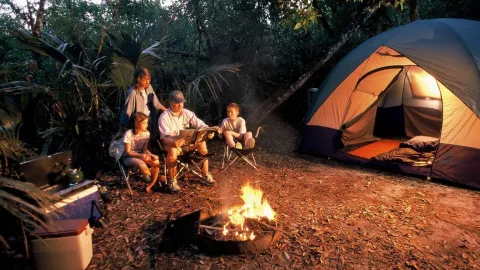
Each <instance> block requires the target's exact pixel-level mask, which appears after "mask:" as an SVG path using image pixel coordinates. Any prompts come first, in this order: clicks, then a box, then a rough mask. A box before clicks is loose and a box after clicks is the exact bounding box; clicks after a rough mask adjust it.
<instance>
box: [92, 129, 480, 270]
mask: <svg viewBox="0 0 480 270" xmlns="http://www.w3.org/2000/svg"><path fill="white" fill-rule="evenodd" d="M298 140H299V137H298V132H297V131H296V130H295V129H294V128H292V127H291V126H288V125H286V124H283V123H281V122H273V124H272V125H270V126H267V127H266V128H265V132H263V133H261V135H260V138H259V140H258V146H259V150H258V152H257V153H256V160H257V162H258V164H259V165H260V168H259V170H254V169H253V168H251V167H249V166H248V165H247V164H246V163H245V162H238V163H237V164H236V165H235V166H233V167H231V168H229V169H228V170H226V171H220V170H219V169H220V166H221V153H222V144H221V142H220V141H211V142H210V149H211V151H212V152H215V153H217V154H216V155H215V156H214V157H213V158H212V159H211V160H212V162H211V163H212V172H213V175H214V177H215V179H216V181H217V185H215V186H213V187H206V186H203V185H201V184H200V183H198V181H195V180H192V181H186V182H184V181H181V182H180V183H179V184H180V186H181V187H182V193H180V194H168V193H166V192H164V191H162V190H161V189H158V188H157V189H154V191H153V192H152V193H149V194H147V193H145V192H144V191H143V190H144V188H145V186H146V184H145V183H143V182H141V181H138V180H135V179H132V181H131V182H132V186H133V197H132V196H130V195H129V193H128V189H127V188H126V186H125V185H124V184H123V182H122V180H121V179H120V178H119V174H118V171H113V172H112V173H110V174H105V175H102V179H101V181H102V182H103V183H104V184H105V186H107V187H108V189H109V191H110V192H111V194H112V195H113V201H112V202H110V203H104V204H102V208H103V209H104V213H105V216H106V218H107V219H108V226H107V227H105V228H96V229H95V232H94V234H93V259H92V261H91V263H90V265H89V266H88V268H87V269H122V270H126V269H479V268H480V193H479V191H476V190H472V189H468V188H465V187H457V186H454V185H449V184H448V183H439V182H432V181H426V179H421V178H414V177H408V176H404V175H400V174H393V173H388V172H383V171H377V170H373V169H367V168H362V167H358V166H353V165H348V164H345V163H342V162H337V161H333V160H328V159H326V158H321V157H314V156H310V155H303V154H298V153H296V152H295V147H296V145H298ZM245 183H251V184H252V185H254V186H256V187H259V188H260V189H261V190H262V191H263V192H264V197H265V198H266V199H267V200H268V202H269V203H270V205H271V206H272V207H273V209H274V210H275V211H276V213H277V217H278V222H279V224H280V225H281V228H282V231H284V233H283V235H282V237H281V238H280V240H279V241H278V242H277V243H275V244H274V245H272V246H271V247H270V248H269V249H266V250H263V251H261V252H256V253H248V254H238V255H222V256H212V255H208V254H207V253H206V252H204V251H202V250H201V249H199V247H198V246H196V245H195V244H189V245H186V246H184V247H182V248H180V249H177V250H176V251H174V252H163V251H162V250H161V249H160V248H159V247H160V245H161V243H162V232H163V230H164V229H165V226H166V225H167V221H168V220H171V219H175V218H176V217H178V216H180V215H183V214H187V213H190V212H193V211H195V210H198V209H204V210H212V209H218V208H224V207H229V206H231V205H234V204H238V203H240V202H241V199H240V197H239V195H240V189H241V186H242V185H244V184H245Z"/></svg>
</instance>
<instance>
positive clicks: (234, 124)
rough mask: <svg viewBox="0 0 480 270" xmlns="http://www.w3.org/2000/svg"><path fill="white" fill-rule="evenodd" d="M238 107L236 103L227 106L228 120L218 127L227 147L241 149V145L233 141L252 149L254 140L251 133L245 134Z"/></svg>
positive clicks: (244, 125)
mask: <svg viewBox="0 0 480 270" xmlns="http://www.w3.org/2000/svg"><path fill="white" fill-rule="evenodd" d="M239 115H240V106H238V104H237V103H230V104H229V105H228V106H227V116H228V118H225V119H223V121H222V126H221V127H220V130H221V133H222V134H223V136H224V138H225V141H226V142H227V145H228V147H230V148H234V147H235V148H239V149H242V144H241V143H239V142H237V143H235V139H237V140H239V141H240V142H243V145H244V146H245V148H253V147H254V146H255V139H254V138H253V137H252V132H250V131H249V132H247V127H246V122H245V119H243V118H242V117H240V116H239Z"/></svg>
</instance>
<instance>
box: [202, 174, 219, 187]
mask: <svg viewBox="0 0 480 270" xmlns="http://www.w3.org/2000/svg"><path fill="white" fill-rule="evenodd" d="M203 178H204V179H203V180H204V182H205V183H206V184H207V185H211V186H213V185H215V183H216V182H215V180H213V176H212V174H211V173H207V175H205V176H204V177H203Z"/></svg>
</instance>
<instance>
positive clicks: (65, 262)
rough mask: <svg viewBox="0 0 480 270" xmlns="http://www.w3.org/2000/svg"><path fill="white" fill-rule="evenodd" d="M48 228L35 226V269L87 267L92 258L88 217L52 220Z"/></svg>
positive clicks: (91, 231) (73, 269) (72, 269)
mask: <svg viewBox="0 0 480 270" xmlns="http://www.w3.org/2000/svg"><path fill="white" fill-rule="evenodd" d="M49 225H50V226H49V228H47V229H48V230H46V229H45V228H38V229H37V230H35V232H34V234H35V235H37V236H38V237H40V238H41V239H39V238H35V239H34V240H32V246H33V247H32V249H33V254H34V257H35V265H36V268H37V269H38V270H47V269H48V270H63V269H65V270H75V269H85V268H87V266H88V264H89V263H90V260H91V259H92V254H93V251H92V233H93V229H91V228H90V225H89V224H88V220H87V219H71V220H60V221H54V222H53V223H52V224H49Z"/></svg>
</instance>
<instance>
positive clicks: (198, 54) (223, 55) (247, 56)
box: [0, 0, 480, 247]
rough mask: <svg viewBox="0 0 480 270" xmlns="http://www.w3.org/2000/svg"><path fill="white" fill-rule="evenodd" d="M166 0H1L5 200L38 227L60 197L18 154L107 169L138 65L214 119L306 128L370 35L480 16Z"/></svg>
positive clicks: (301, 2) (0, 160) (465, 7)
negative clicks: (327, 82)
mask: <svg viewBox="0 0 480 270" xmlns="http://www.w3.org/2000/svg"><path fill="white" fill-rule="evenodd" d="M164 2H165V1H162V0H142V1H138V0H102V1H101V2H92V1H82V0H27V1H26V4H25V3H20V2H17V1H14V0H0V9H1V12H0V41H1V42H0V171H1V178H0V181H1V185H0V208H3V209H6V210H8V211H9V212H11V213H12V214H13V215H14V216H16V217H18V218H19V219H21V220H24V222H26V223H25V224H27V226H26V228H31V226H34V225H35V224H37V223H38V222H39V220H38V219H37V218H36V216H37V215H38V214H40V212H41V211H40V208H39V207H42V206H44V205H48V203H49V202H50V199H51V198H50V197H48V196H47V195H45V194H43V193H42V192H40V191H38V190H36V189H35V188H34V187H32V186H29V185H27V184H25V183H23V182H19V181H16V180H17V179H18V176H17V173H18V172H17V165H18V163H19V162H21V161H24V160H27V159H30V158H32V157H35V156H37V155H41V154H51V153H56V152H59V151H62V150H67V149H71V150H72V151H73V153H74V156H75V159H76V160H77V161H78V163H79V164H80V165H82V164H90V166H83V167H82V168H84V170H85V177H88V178H95V175H96V174H97V173H98V172H99V171H101V169H102V168H104V167H105V166H104V165H105V163H109V162H110V163H111V160H110V157H108V154H107V149H108V145H109V143H110V140H111V138H112V135H113V134H115V133H116V131H117V130H118V113H119V109H120V106H121V104H122V102H124V96H125V92H126V90H127V89H128V87H129V86H130V84H131V81H132V75H133V71H134V69H135V68H136V67H140V66H141V67H146V68H148V69H149V70H150V72H151V73H152V83H151V84H152V86H153V88H154V89H155V91H156V93H157V95H158V96H159V98H161V101H162V103H165V102H164V101H165V100H166V98H167V97H168V93H169V92H171V91H172V90H174V89H182V90H183V91H184V92H185V93H186V96H187V104H188V105H187V107H188V108H189V109H192V110H194V111H195V112H197V114H198V115H200V116H201V117H202V118H203V119H205V120H207V122H209V123H210V124H217V123H218V121H219V120H220V119H221V118H223V117H224V108H225V104H228V103H230V102H237V103H239V104H240V105H241V107H242V109H244V113H243V116H244V117H246V118H248V119H249V121H247V122H248V123H251V125H256V124H258V123H260V122H261V121H262V120H263V119H264V118H265V117H266V115H268V114H270V113H275V114H279V115H282V116H283V117H284V119H286V120H287V121H294V122H295V123H297V124H298V125H299V127H300V126H301V123H302V118H303V116H304V114H305V112H306V110H307V107H308V98H307V97H308V89H309V88H314V87H318V86H319V85H320V84H321V82H322V80H323V78H324V77H325V76H326V75H327V74H328V72H329V70H330V68H331V67H332V66H334V65H335V63H336V62H337V61H338V60H340V59H341V57H342V56H344V55H345V54H346V53H348V52H349V51H350V50H351V49H352V48H354V47H355V46H356V45H358V44H359V43H361V42H362V41H364V40H366V39H368V38H369V37H372V36H374V35H376V34H378V33H380V32H383V31H386V30H388V29H390V28H392V27H395V26H398V25H403V24H406V23H408V22H410V21H413V20H420V19H432V18H443V17H451V18H465V19H472V20H480V3H479V2H478V1H477V0H409V1H406V0H380V1H379V0H364V1H361V0H357V1H355V0H276V1H271V0H241V1H240V0H221V1H219V0H177V1H172V3H170V4H169V5H165V3H164ZM281 93H287V95H285V96H283V98H278V95H279V94H281ZM284 101H285V102H284ZM250 120H251V121H250ZM14 203H21V204H24V205H27V207H26V208H25V209H23V208H22V209H20V208H17V207H15V206H13V204H14ZM22 224H23V223H22ZM29 226H30V227H29ZM0 242H2V243H3V245H4V246H6V247H8V241H7V239H5V238H3V237H1V236H0ZM0 245H1V244H0Z"/></svg>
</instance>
